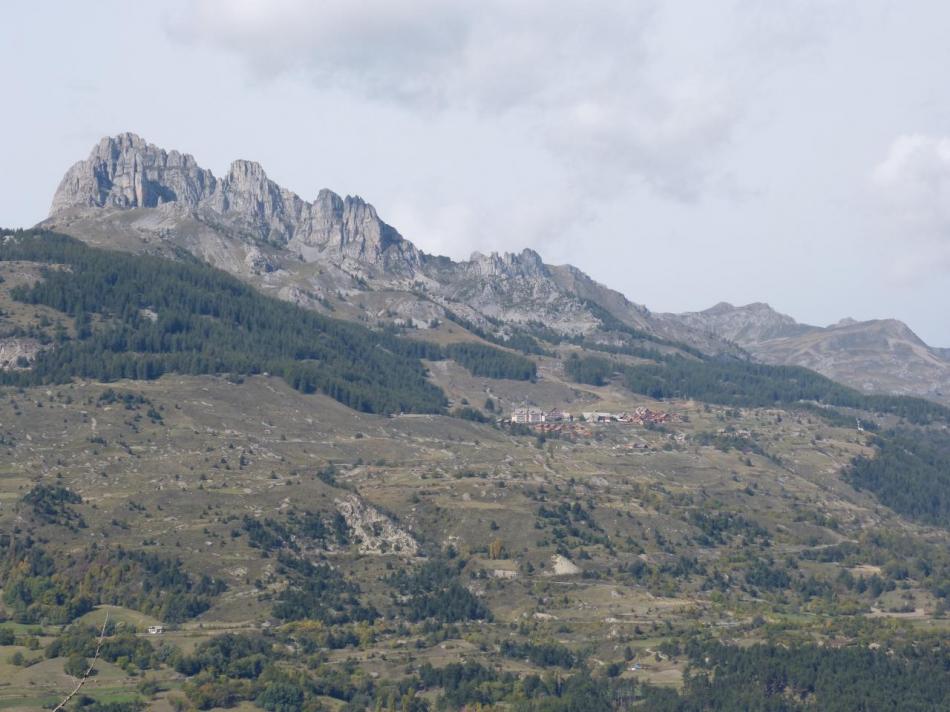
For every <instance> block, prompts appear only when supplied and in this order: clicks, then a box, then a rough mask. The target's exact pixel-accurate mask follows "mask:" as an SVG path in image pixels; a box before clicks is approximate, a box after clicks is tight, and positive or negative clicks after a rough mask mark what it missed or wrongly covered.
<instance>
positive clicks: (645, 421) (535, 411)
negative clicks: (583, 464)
mask: <svg viewBox="0 0 950 712" xmlns="http://www.w3.org/2000/svg"><path fill="white" fill-rule="evenodd" d="M673 418H674V416H673V415H671V414H670V413H665V412H663V411H657V410H651V409H649V408H646V407H643V406H641V407H639V408H636V409H635V410H633V411H632V412H627V411H624V412H621V413H608V412H604V411H587V412H584V413H581V415H580V418H579V419H580V420H583V421H584V422H587V423H629V424H631V425H650V424H653V425H659V424H662V423H668V422H670V421H671V420H673ZM511 422H512V423H523V424H525V425H547V424H555V423H573V422H574V416H573V415H572V414H570V413H565V412H564V411H563V410H560V409H559V408H554V409H553V410H548V411H545V410H542V409H541V408H529V407H527V406H525V407H521V408H515V409H514V410H513V411H512V412H511Z"/></svg>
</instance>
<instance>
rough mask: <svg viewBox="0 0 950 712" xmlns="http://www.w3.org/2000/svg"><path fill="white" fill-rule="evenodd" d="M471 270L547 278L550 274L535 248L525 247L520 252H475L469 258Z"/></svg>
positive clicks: (476, 272) (493, 273)
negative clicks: (486, 253) (485, 253)
mask: <svg viewBox="0 0 950 712" xmlns="http://www.w3.org/2000/svg"><path fill="white" fill-rule="evenodd" d="M468 265H469V271H471V272H472V273H474V274H476V275H479V276H485V277H488V276H492V277H509V278H510V277H526V278H546V277H549V276H550V274H549V272H548V268H547V266H546V265H545V264H544V261H543V260H542V259H541V255H539V254H538V253H537V252H535V251H534V250H530V249H527V248H526V249H524V250H522V251H521V252H520V253H513V252H505V253H501V254H499V253H498V252H492V253H491V254H489V255H484V254H482V253H481V252H474V253H472V256H471V257H470V258H469V262H468Z"/></svg>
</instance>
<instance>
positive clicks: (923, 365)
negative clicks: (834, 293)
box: [668, 302, 950, 403]
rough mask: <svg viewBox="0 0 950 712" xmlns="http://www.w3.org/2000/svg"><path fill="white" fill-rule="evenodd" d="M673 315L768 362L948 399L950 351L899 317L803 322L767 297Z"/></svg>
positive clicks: (865, 386)
mask: <svg viewBox="0 0 950 712" xmlns="http://www.w3.org/2000/svg"><path fill="white" fill-rule="evenodd" d="M668 316H669V318H672V319H676V320H679V321H680V322H681V323H682V324H684V325H686V326H688V327H690V328H692V329H695V330H698V331H707V332H709V333H711V334H714V335H716V336H718V337H721V338H723V339H729V340H730V341H734V342H736V343H737V344H738V345H739V346H741V347H742V348H743V349H745V350H746V351H748V352H749V353H750V354H752V355H753V356H755V357H756V358H757V359H760V360H762V361H764V362H766V363H772V364H786V365H796V366H805V367H806V368H810V369H812V370H814V371H818V372H819V373H821V374H824V375H826V376H828V377H830V378H833V379H835V380H836V381H841V382H842V383H846V384H848V385H851V386H854V387H855V388H859V389H861V390H863V391H865V392H868V393H897V394H903V395H914V396H923V397H926V398H930V399H933V400H937V401H941V402H944V403H948V402H950V358H948V350H947V349H937V348H933V347H930V346H928V345H927V344H926V343H924V342H923V340H922V339H921V338H920V337H919V336H917V335H916V334H915V333H914V332H913V331H912V330H911V329H910V327H908V326H907V325H906V324H904V323H903V322H901V321H898V320H896V319H874V320H871V321H855V320H854V319H842V320H841V321H839V322H837V323H836V324H832V325H831V326H827V327H820V326H810V325H807V324H799V323H798V322H796V321H795V320H794V319H793V318H792V317H790V316H786V315H784V314H780V313H779V312H777V311H775V310H774V309H772V308H771V307H770V306H769V305H768V304H761V303H758V304H748V305H746V306H741V307H735V306H732V305H731V304H727V303H725V302H723V303H720V304H717V305H716V306H714V307H712V308H710V309H707V310H705V311H701V312H689V313H685V314H678V315H668Z"/></svg>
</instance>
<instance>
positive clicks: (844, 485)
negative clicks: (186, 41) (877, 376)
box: [0, 135, 950, 712]
mask: <svg viewBox="0 0 950 712" xmlns="http://www.w3.org/2000/svg"><path fill="white" fill-rule="evenodd" d="M48 224H49V225H51V226H54V225H55V226H57V227H59V228H60V229H62V230H63V231H65V232H69V233H71V234H72V235H73V236H69V235H64V234H58V233H57V232H53V231H50V230H45V229H35V230H4V229H0V453H2V458H0V648H2V650H0V653H2V654H0V680H3V685H0V707H3V708H5V709H9V710H36V709H44V708H45V709H50V708H53V707H56V706H57V705H58V708H60V709H64V710H82V711H84V712H103V711H104V710H108V711H109V712H139V711H140V710H143V709H150V710H157V711H158V712H169V711H170V710H186V709H187V710H192V709H200V710H225V709H241V710H253V709H262V710H326V709H333V710H338V711H340V712H355V711H356V710H367V709H401V710H408V711H410V712H431V711H432V710H448V709H471V710H474V709H486V710H487V709H489V708H490V709H511V710H522V711H523V712H542V711H544V712H570V711H572V710H589V711H590V712H617V711H619V710H631V709H636V710H655V711H665V710H669V711H672V710H684V709H690V710H693V709H697V710H698V709H717V710H728V709H761V710H766V709H770V710H771V709H783V710H789V711H790V712H808V711H812V710H815V709H826V710H835V711H840V712H845V711H850V710H854V709H872V708H873V709H901V710H914V711H916V710H920V711H923V710H936V709H945V708H946V700H947V699H950V674H948V672H947V666H946V660H947V659H948V655H950V650H948V639H947V635H946V621H947V611H948V610H950V408H946V407H943V406H941V405H939V404H937V403H933V402H930V401H926V400H923V399H919V398H906V397H896V396H892V395H877V394H875V395H865V394H862V393H859V392H857V391H856V390H855V389H852V388H849V387H846V386H844V385H842V384H840V383H837V382H835V381H833V380H831V379H829V378H826V377H825V376H822V375H819V374H817V373H814V372H812V371H809V370H807V369H805V368H799V367H788V366H774V365H769V364H764V363H761V362H759V361H756V360H753V359H752V358H751V357H749V358H727V357H721V356H722V354H723V353H728V354H735V355H737V356H745V355H746V352H745V351H743V350H742V347H741V346H739V345H735V344H733V343H732V342H731V341H729V340H728V339H733V340H735V341H737V342H740V343H745V344H748V345H749V347H750V348H752V347H757V346H758V345H759V344H771V343H784V344H806V343H809V342H808V339H817V340H819V341H820V343H821V344H822V345H823V346H822V348H827V349H831V348H832V346H834V344H833V343H832V340H831V336H834V337H835V338H840V339H842V343H841V344H838V345H837V346H835V348H836V349H837V350H835V351H832V352H831V356H830V357H829V358H834V359H838V360H839V361H842V360H845V359H848V358H850V359H857V358H858V356H860V355H861V354H865V355H866V357H867V358H871V357H872V356H873V358H874V359H877V361H876V362H880V360H881V358H882V356H881V354H882V353H883V351H884V345H883V344H884V343H886V345H887V346H888V348H891V349H892V350H893V352H894V353H895V354H900V355H902V357H903V358H904V359H905V362H906V360H907V359H909V358H910V357H909V356H907V354H906V353H904V351H905V350H907V349H909V350H910V351H912V352H913V353H914V354H916V358H918V359H921V360H923V359H925V357H926V356H927V354H928V353H932V354H935V355H937V356H941V354H940V353H939V352H937V351H935V350H932V349H930V350H928V349H927V347H926V346H925V345H924V344H922V342H919V340H917V341H914V339H915V338H916V337H913V335H912V334H911V333H909V330H908V331H902V329H901V327H902V326H903V325H900V324H899V323H897V322H871V323H864V324H862V323H858V322H853V321H844V322H840V323H839V324H837V325H835V326H833V327H829V328H827V329H821V328H818V327H810V326H807V325H800V324H796V323H795V321H794V320H793V319H791V318H789V317H787V316H783V315H781V314H777V313H775V312H774V311H773V310H771V309H770V308H769V307H768V306H767V305H763V304H757V305H751V306H749V307H743V308H735V307H732V306H730V305H726V304H720V305H717V307H715V308H713V309H712V310H709V311H708V312H702V313H699V314H690V315H672V314H655V313H653V312H650V311H649V310H647V309H646V308H644V307H640V306H638V305H636V304H633V303H631V302H629V301H628V300H627V299H626V298H625V297H623V295H621V294H619V293H618V292H615V291H612V290H609V289H607V288H606V287H603V286H602V285H599V284H597V283H596V282H594V281H593V280H591V279H590V278H589V277H588V276H587V275H585V274H584V273H583V272H581V271H580V270H578V269H576V268H574V267H571V266H552V265H547V264H545V263H544V261H543V260H542V259H541V257H540V256H539V255H538V254H537V253H535V252H532V251H529V250H526V251H523V252H521V253H517V254H505V255H497V254H493V255H481V254H475V255H473V256H472V257H471V258H470V259H469V260H467V261H461V262H455V261H453V260H450V259H448V258H444V257H437V256H432V255H427V254H425V253H424V252H422V251H420V250H418V249H416V248H415V247H414V246H413V245H412V244H411V243H410V242H409V241H408V240H406V239H404V238H403V237H402V236H400V235H399V233H398V232H397V231H396V230H395V229H394V228H392V227H391V226H388V225H386V224H385V223H383V221H382V220H381V219H380V218H379V217H378V215H377V214H376V212H375V210H373V209H372V207H371V206H369V205H368V204H366V203H365V202H364V201H362V200H361V199H359V198H353V197H350V198H341V197H339V196H336V195H335V194H333V193H330V192H329V191H322V192H320V193H318V194H317V197H316V198H315V199H314V200H313V201H312V202H307V201H306V200H304V199H301V198H299V197H298V196H296V195H294V194H293V193H290V192H289V191H285V190H283V189H281V188H280V187H279V186H277V185H276V184H274V183H272V182H271V181H269V180H268V179H267V178H266V176H265V175H264V173H263V171H261V170H260V168H259V167H258V166H256V164H250V163H247V162H237V163H235V164H234V166H232V168H231V170H230V171H229V172H228V174H227V175H226V176H225V177H224V178H218V177H216V176H214V175H213V174H212V173H210V172H208V171H205V170H203V169H201V168H200V167H199V166H198V165H197V163H196V162H195V161H194V160H193V159H192V158H190V157H188V156H184V155H182V154H178V153H174V152H164V151H162V150H160V149H157V148H155V147H153V146H149V145H148V144H147V143H145V142H144V141H142V140H141V139H138V138H136V137H134V136H131V135H124V136H120V137H117V138H115V139H107V140H105V141H104V142H102V143H101V144H100V145H98V146H97V147H96V149H95V150H94V151H93V154H92V156H91V157H90V158H89V159H88V160H87V161H83V162H80V163H79V164H77V165H76V166H74V167H73V168H72V169H70V172H69V174H68V175H67V177H66V178H65V179H64V181H63V185H62V186H61V188H60V190H59V191H57V194H56V197H55V199H54V207H53V211H52V215H51V218H50V220H49V221H48ZM79 237H81V238H82V240H80V239H78V238H79ZM89 243H92V244H89ZM104 247H108V248H111V249H103V248H104ZM197 258H201V259H197ZM206 261H207V262H211V263H212V264H207V263H206ZM213 265H218V266H221V267H224V268H225V269H224V270H221V269H216V268H215V267H214V266H213ZM273 296H279V297H282V299H275V298H272V297H273ZM301 305H302V306H301ZM337 317H344V318H342V319H341V318H337ZM410 322H411V323H412V324H414V325H416V326H417V327H418V329H411V328H409V324H410ZM400 324H401V327H400ZM872 326H873V328H872ZM370 327H373V328H370ZM380 327H383V328H380ZM904 328H905V329H906V327H904ZM875 329H876V331H875ZM479 337H480V338H479ZM726 337H728V339H727V338H726ZM683 339H688V341H687V342H686V343H683V341H682V340H683ZM485 341H502V342H504V343H507V344H508V345H509V346H511V347H517V348H520V349H525V350H527V349H530V348H534V349H536V350H535V351H533V352H530V353H529V354H527V355H522V354H518V353H515V351H514V350H513V348H508V349H505V348H498V347H497V344H496V345H491V344H488V343H484V342H485ZM901 344H906V349H904V348H903V347H902V346H901ZM697 347H704V348H706V350H707V351H709V352H711V354H701V353H698V352H697V351H696V348H697ZM815 348H816V349H817V347H815ZM818 350H819V351H820V349H818ZM677 354H679V355H677ZM712 354H715V355H712ZM680 355H685V356H686V357H681V356H680ZM793 357H795V354H792V353H790V354H784V355H781V358H784V359H791V358H793ZM895 358H896V356H895ZM855 367H857V366H855ZM895 373H898V371H896V370H895ZM922 652H923V653H925V654H922ZM871 700H873V703H870V702H869V701H871ZM773 703H774V704H773Z"/></svg>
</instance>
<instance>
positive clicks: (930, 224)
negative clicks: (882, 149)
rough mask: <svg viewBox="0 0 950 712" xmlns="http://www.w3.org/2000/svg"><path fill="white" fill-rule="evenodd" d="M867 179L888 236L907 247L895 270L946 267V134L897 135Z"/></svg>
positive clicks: (949, 156) (949, 201) (907, 272)
mask: <svg viewBox="0 0 950 712" xmlns="http://www.w3.org/2000/svg"><path fill="white" fill-rule="evenodd" d="M871 183H872V186H873V188H874V191H875V195H876V197H877V198H878V200H879V204H880V206H881V208H882V209H883V211H884V218H885V221H886V223H885V227H886V228H887V232H888V234H889V236H890V237H891V238H892V239H896V240H897V241H898V242H899V243H900V244H901V245H903V246H905V247H906V248H908V249H905V250H903V251H902V254H901V258H900V260H899V261H898V262H897V263H896V268H897V270H898V271H899V274H900V275H903V276H912V275H914V274H916V273H918V271H919V270H932V269H934V268H937V269H947V268H950V137H947V136H929V135H923V134H906V135H903V136H899V137H898V138H897V139H895V140H894V141H893V142H892V143H891V145H890V148H889V149H888V152H887V155H886V156H885V158H884V159H883V160H882V161H881V162H880V163H878V165H877V166H875V168H874V170H873V172H872V174H871Z"/></svg>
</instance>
